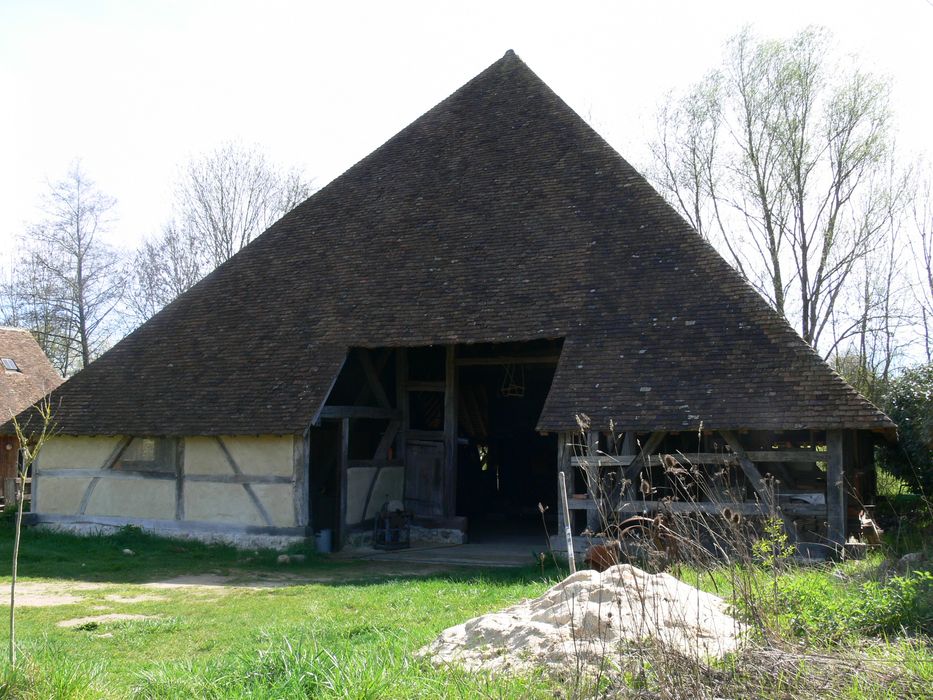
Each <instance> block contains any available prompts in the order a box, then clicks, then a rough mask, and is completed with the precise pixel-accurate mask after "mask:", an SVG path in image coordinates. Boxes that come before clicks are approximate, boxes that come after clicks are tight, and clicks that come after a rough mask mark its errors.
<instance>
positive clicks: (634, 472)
mask: <svg viewBox="0 0 933 700" xmlns="http://www.w3.org/2000/svg"><path fill="white" fill-rule="evenodd" d="M666 437H667V431H666V430H656V431H654V432H653V433H651V435H649V436H648V439H647V440H646V441H645V444H644V445H642V446H641V450H639V452H638V454H637V455H636V456H635V459H633V460H632V462H631V464H630V465H629V466H628V467H626V468H625V469H624V470H623V472H622V477H623V479H625V480H627V481H628V482H629V485H628V488H627V489H626V490H625V500H626V501H634V500H635V491H636V490H637V489H638V486H639V485H638V484H636V483H635V477H637V476H638V474H639V472H641V470H642V467H644V466H646V465H647V464H648V462H647V459H646V458H647V457H649V456H650V455H651V454H652V453H653V452H654V451H655V450H656V449H658V448H659V447H660V446H661V443H662V442H664V438H666ZM636 444H637V443H636Z"/></svg>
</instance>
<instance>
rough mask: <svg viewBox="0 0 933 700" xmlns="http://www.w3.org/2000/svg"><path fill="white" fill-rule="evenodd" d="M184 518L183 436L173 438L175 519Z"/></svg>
mask: <svg viewBox="0 0 933 700" xmlns="http://www.w3.org/2000/svg"><path fill="white" fill-rule="evenodd" d="M184 519H185V438H183V437H179V438H175V520H184Z"/></svg>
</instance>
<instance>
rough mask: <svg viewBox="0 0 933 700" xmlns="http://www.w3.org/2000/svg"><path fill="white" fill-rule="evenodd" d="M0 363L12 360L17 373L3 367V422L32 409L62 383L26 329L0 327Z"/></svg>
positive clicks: (0, 391)
mask: <svg viewBox="0 0 933 700" xmlns="http://www.w3.org/2000/svg"><path fill="white" fill-rule="evenodd" d="M0 359H3V360H12V361H13V363H14V364H15V366H16V367H17V369H16V370H11V369H7V368H6V367H5V366H4V365H6V364H7V363H6V362H4V363H3V364H2V365H0V422H5V420H7V419H9V418H10V417H11V416H15V415H16V414H18V413H19V412H20V411H22V410H23V409H25V408H27V407H29V406H31V405H32V404H34V403H35V402H36V401H38V400H39V399H41V398H42V397H43V396H45V395H46V394H47V393H49V392H50V391H52V389H54V388H55V387H57V386H58V385H59V384H61V383H62V378H61V376H60V375H59V374H58V372H56V371H55V368H54V367H52V363H50V362H49V358H47V357H46V356H45V353H44V352H42V348H40V347H39V343H37V342H36V340H35V338H33V337H32V334H30V332H29V331H27V330H25V329H24V328H10V327H7V326H0Z"/></svg>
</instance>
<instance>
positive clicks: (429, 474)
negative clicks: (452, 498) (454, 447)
mask: <svg viewBox="0 0 933 700" xmlns="http://www.w3.org/2000/svg"><path fill="white" fill-rule="evenodd" d="M406 448H407V449H406V452H407V455H406V462H405V507H406V508H408V509H409V510H411V511H412V513H414V514H415V515H416V516H440V515H444V486H445V484H444V443H443V442H439V441H438V442H429V441H413V440H412V441H409V442H408V445H407V446H406Z"/></svg>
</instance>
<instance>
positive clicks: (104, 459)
mask: <svg viewBox="0 0 933 700" xmlns="http://www.w3.org/2000/svg"><path fill="white" fill-rule="evenodd" d="M306 464H307V463H306V450H305V443H304V441H303V440H302V439H301V438H300V437H293V436H290V435H286V436H271V435H266V436H223V437H220V436H210V437H184V438H159V437H156V438H151V437H146V438H142V437H137V438H129V437H125V436H99V437H70V436H58V437H55V438H53V439H51V440H50V441H49V442H48V443H47V444H46V445H45V446H44V447H43V449H42V452H41V453H40V455H39V461H38V463H37V465H36V469H35V475H34V476H35V480H34V484H35V486H34V501H33V504H34V506H33V510H34V512H35V513H37V514H38V517H39V518H40V520H41V519H42V518H43V517H47V518H51V519H53V520H57V521H63V520H67V519H68V518H69V517H71V518H80V519H83V520H91V521H93V520H94V518H102V519H103V520H101V522H102V523H109V522H112V521H118V520H119V519H125V520H126V521H127V522H130V523H132V522H138V523H140V524H147V523H151V524H154V525H155V526H159V525H160V524H165V523H169V522H174V523H178V522H187V523H194V524H198V523H202V524H207V525H212V526H218V527H222V526H225V525H226V526H232V527H240V528H243V527H256V528H268V529H280V528H298V527H303V526H305V525H306V524H307V517H308V514H307V491H306V478H307V477H306Z"/></svg>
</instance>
